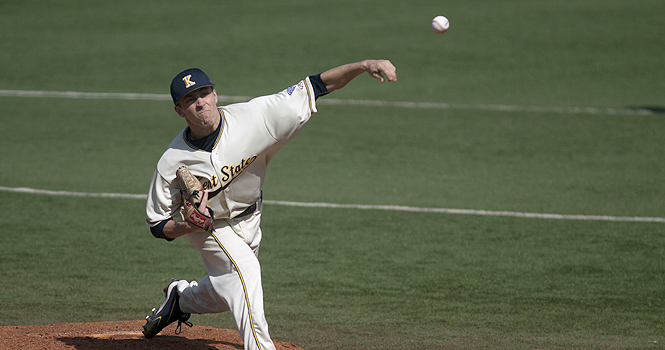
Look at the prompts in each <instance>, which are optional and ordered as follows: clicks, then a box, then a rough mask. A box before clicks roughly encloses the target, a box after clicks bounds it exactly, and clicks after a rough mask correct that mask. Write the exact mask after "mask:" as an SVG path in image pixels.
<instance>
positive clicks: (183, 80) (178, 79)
mask: <svg viewBox="0 0 665 350" xmlns="http://www.w3.org/2000/svg"><path fill="white" fill-rule="evenodd" d="M206 86H215V84H213V83H212V82H211V81H210V78H208V76H207V75H206V74H205V73H203V71H202V70H200V69H198V68H190V69H186V70H184V71H182V72H180V73H178V75H176V76H175V78H173V81H171V98H173V104H174V105H177V104H178V102H180V100H182V98H183V97H185V95H187V94H188V93H190V92H192V91H194V90H196V89H200V88H202V87H206Z"/></svg>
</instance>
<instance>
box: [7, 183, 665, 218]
mask: <svg viewBox="0 0 665 350" xmlns="http://www.w3.org/2000/svg"><path fill="white" fill-rule="evenodd" d="M0 191H7V192H21V193H32V194H45V195H52V196H74V197H107V198H131V199H143V200H145V199H147V197H148V196H147V195H145V194H127V193H86V192H69V191H49V190H37V189H32V188H26V187H3V186H0ZM263 203H264V204H272V205H283V206H290V207H308V208H342V209H361V210H390V211H405V212H417V213H442V214H455V215H478V216H507V217H518V218H533V219H552V220H583V221H618V222H660V223H665V218H659V217H635V216H609V215H561V214H539V213H521V212H511V211H489V210H472V209H449V208H418V207H408V206H398V205H363V204H334V203H303V202H289V201H276V200H264V201H263Z"/></svg>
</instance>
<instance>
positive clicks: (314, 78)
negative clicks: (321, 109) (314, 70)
mask: <svg viewBox="0 0 665 350" xmlns="http://www.w3.org/2000/svg"><path fill="white" fill-rule="evenodd" d="M309 81H310V82H311V83H312V87H313V88H314V96H315V97H314V99H317V98H319V97H321V96H325V95H327V94H329V92H328V89H326V84H325V83H324V82H323V80H321V74H320V73H319V74H317V75H310V76H309Z"/></svg>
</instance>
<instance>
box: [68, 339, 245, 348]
mask: <svg viewBox="0 0 665 350" xmlns="http://www.w3.org/2000/svg"><path fill="white" fill-rule="evenodd" d="M57 340H58V341H61V342H63V343H65V344H67V345H69V346H73V347H74V348H75V349H76V350H127V349H142V350H157V349H160V350H176V349H177V350H181V349H191V350H217V349H219V348H218V347H215V346H213V344H217V345H218V346H219V345H222V346H225V347H228V348H230V349H239V350H242V349H243V346H242V344H238V343H230V342H224V341H217V340H209V339H187V338H183V337H176V336H157V337H155V338H152V339H145V338H139V339H108V338H92V337H60V338H57Z"/></svg>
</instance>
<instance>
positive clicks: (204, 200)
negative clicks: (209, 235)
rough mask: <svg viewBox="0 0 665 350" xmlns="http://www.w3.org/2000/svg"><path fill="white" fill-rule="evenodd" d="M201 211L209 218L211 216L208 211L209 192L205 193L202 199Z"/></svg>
mask: <svg viewBox="0 0 665 350" xmlns="http://www.w3.org/2000/svg"><path fill="white" fill-rule="evenodd" d="M199 211H200V212H201V213H203V214H205V215H207V216H210V212H209V211H208V192H207V191H203V197H202V198H201V204H200V205H199Z"/></svg>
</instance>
